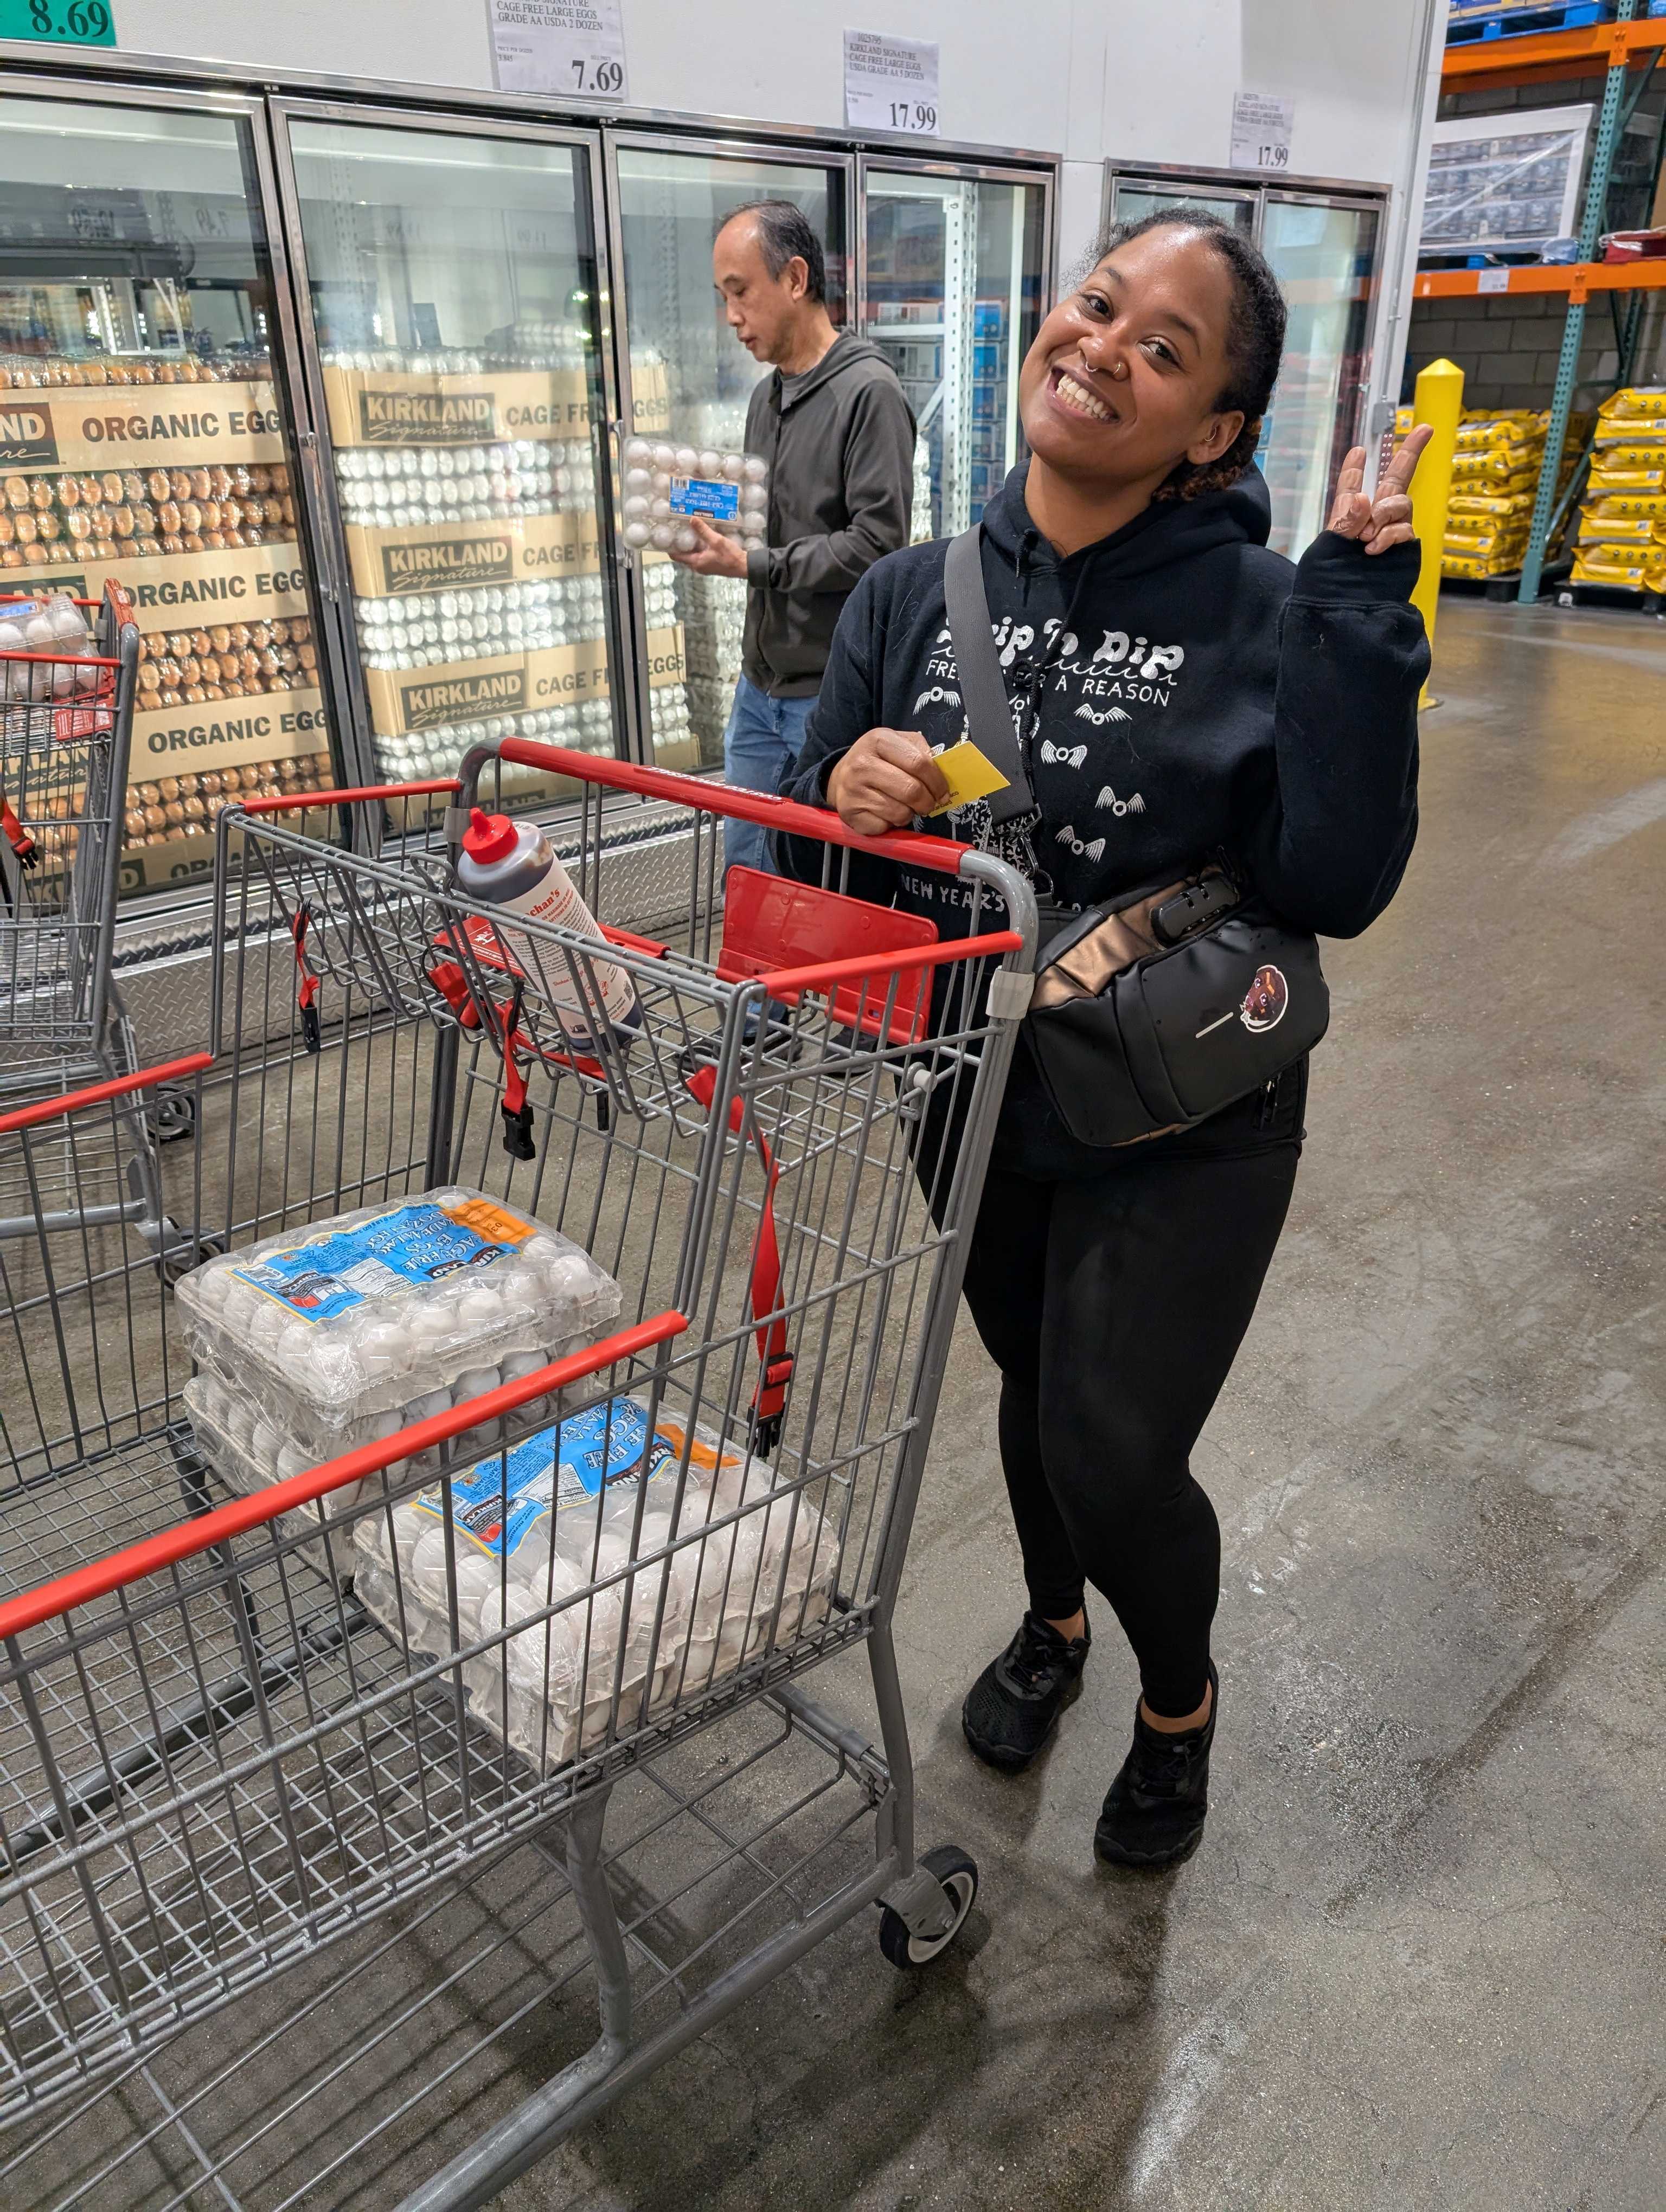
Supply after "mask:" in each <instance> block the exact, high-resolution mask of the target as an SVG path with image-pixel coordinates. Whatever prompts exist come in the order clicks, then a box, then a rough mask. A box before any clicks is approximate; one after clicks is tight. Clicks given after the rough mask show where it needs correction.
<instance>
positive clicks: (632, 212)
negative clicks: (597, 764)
mask: <svg viewBox="0 0 1666 2212" xmlns="http://www.w3.org/2000/svg"><path fill="white" fill-rule="evenodd" d="M850 166H851V165H850V162H849V161H848V158H846V159H842V160H841V159H830V160H828V161H786V160H781V159H779V158H771V157H769V155H763V154H761V153H759V152H757V151H756V150H752V149H748V150H741V149H733V150H727V151H726V150H723V149H718V148H712V147H707V146H702V147H699V148H694V147H678V146H675V145H671V144H667V143H666V142H665V141H664V140H663V139H660V140H658V141H654V140H648V139H635V138H629V139H621V140H619V141H618V142H617V145H616V146H615V148H614V150H613V178H614V187H615V192H616V204H617V210H618V236H619V242H620V248H621V258H622V269H623V280H624V298H625V321H626V325H627V328H628V330H629V382H630V392H631V422H632V427H633V428H634V429H635V430H636V431H637V432H647V431H653V430H663V431H664V432H665V433H666V435H667V436H668V437H669V438H670V439H671V440H672V442H673V443H675V444H678V445H689V446H694V447H715V448H718V449H720V450H721V449H722V448H724V447H732V448H734V449H736V450H739V449H741V448H742V447H744V445H745V430H746V408H747V404H748V402H749V401H750V399H751V395H752V392H753V390H754V388H755V387H756V386H757V383H758V382H759V380H760V379H762V378H763V377H765V376H767V375H769V374H770V373H771V372H770V369H769V364H768V363H767V362H758V361H755V360H754V359H753V358H752V356H751V354H749V353H748V352H747V351H746V349H745V347H744V346H743V345H742V344H741V343H740V342H739V339H738V338H737V337H735V334H734V332H733V331H732V330H731V329H730V328H729V326H728V324H727V320H726V318H725V312H724V307H723V302H722V301H721V299H720V297H719V296H718V294H717V291H716V289H715V288H714V285H713V283H712V244H713V241H714V239H715V238H716V235H717V233H718V230H719V228H720V227H721V224H722V222H723V220H724V217H725V216H728V215H730V214H732V213H733V210H735V209H736V208H738V207H740V206H743V205H745V204H746V203H747V202H748V201H751V200H761V199H787V200H791V201H793V203H794V204H795V205H796V206H798V207H800V208H801V209H802V210H804V213H805V214H806V216H807V217H808V218H809V220H810V222H811V223H812V225H813V227H814V228H815V230H816V233H817V234H818V237H819V238H820V239H821V240H822V246H823V251H824V255H825V257H826V262H827V311H828V313H829V315H830V317H831V318H832V320H833V322H834V324H835V325H839V326H842V325H843V323H844V321H845V318H846V312H847V310H846V292H847V286H846V278H845V267H846V244H845V240H846V202H847V197H848V182H849V174H850ZM629 562H630V565H631V568H632V572H633V574H635V578H636V579H637V581H638V586H639V593H640V598H641V608H642V611H641V617H640V619H641V622H642V623H643V626H644V628H645V629H647V631H648V635H649V644H648V675H649V678H650V684H649V687H648V700H649V717H650V728H651V734H652V739H653V748H654V759H655V761H656V762H657V763H659V765H660V766H661V767H662V768H679V769H693V768H718V767H721V765H722V760H723V732H724V728H725V726H726V725H727V721H728V719H729V708H730V705H731V702H733V697H734V687H735V679H736V678H737V677H738V676H739V673H740V647H741V632H742V629H743V628H744V625H745V618H746V590H747V586H746V585H745V583H744V582H743V581H742V580H740V579H739V578H738V577H730V576H700V575H696V574H694V573H693V572H692V571H691V570H690V569H687V568H679V567H678V565H677V563H676V562H672V561H671V560H668V559H667V557H666V556H665V555H664V554H663V553H658V552H654V551H653V550H647V551H644V552H641V553H633V554H631V555H630V556H629ZM667 620H670V621H672V622H673V623H675V624H676V625H677V627H678V631H679V634H680V637H681V640H682V641H683V651H684V653H685V655H686V665H685V667H683V668H680V669H679V668H677V667H675V666H672V665H669V664H665V665H662V656H660V655H659V654H656V653H655V651H654V646H653V642H652V640H653V634H654V629H655V627H656V624H657V625H660V626H663V625H664V624H665V623H666V621H667Z"/></svg>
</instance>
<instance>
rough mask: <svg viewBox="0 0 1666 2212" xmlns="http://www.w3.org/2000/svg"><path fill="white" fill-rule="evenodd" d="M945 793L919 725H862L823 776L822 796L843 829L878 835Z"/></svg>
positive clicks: (897, 826) (903, 822) (938, 802)
mask: <svg viewBox="0 0 1666 2212" xmlns="http://www.w3.org/2000/svg"><path fill="white" fill-rule="evenodd" d="M948 795H949V787H948V785H947V784H946V783H945V782H944V781H943V772H942V770H941V769H939V767H938V765H937V763H936V761H935V760H933V757H932V749H931V747H930V746H929V745H928V744H927V743H926V740H925V739H924V738H922V737H921V734H920V732H919V731H918V730H865V731H864V732H862V734H861V736H860V738H857V740H856V742H855V744H854V745H852V747H851V748H850V750H849V751H848V753H847V754H846V755H845V757H844V758H843V759H842V761H841V762H840V763H838V765H837V766H836V768H835V769H834V770H833V772H832V774H831V775H830V776H829V777H828V779H827V797H828V802H829V804H830V805H831V806H832V807H833V809H834V811H835V812H836V814H837V815H838V817H839V819H840V821H841V822H842V823H844V825H845V828H846V829H854V830H856V831H857V832H859V834H860V836H864V837H882V836H884V835H885V831H886V830H887V829H907V828H908V826H909V823H910V822H912V821H913V819H914V817H915V815H916V814H929V813H930V812H931V811H932V809H933V807H934V806H938V805H941V804H942V802H943V800H944V799H946V798H947V797H948Z"/></svg>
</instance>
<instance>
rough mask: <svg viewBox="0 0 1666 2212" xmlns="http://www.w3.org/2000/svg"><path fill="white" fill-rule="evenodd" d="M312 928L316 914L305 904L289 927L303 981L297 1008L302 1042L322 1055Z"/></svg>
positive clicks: (297, 969)
mask: <svg viewBox="0 0 1666 2212" xmlns="http://www.w3.org/2000/svg"><path fill="white" fill-rule="evenodd" d="M312 925H313V910H312V908H310V907H309V906H307V904H306V903H305V902H302V904H301V906H300V907H299V908H297V909H296V913H295V920H294V921H293V922H291V923H290V925H289V930H290V934H291V935H292V936H293V937H294V939H295V969H296V971H297V973H298V974H299V975H300V977H301V981H300V983H299V984H298V985H297V986H296V989H295V1005H296V1006H297V1007H298V1008H299V1009H300V1012H301V1042H302V1043H303V1044H304V1045H305V1046H306V1048H307V1051H308V1052H320V1051H322V1050H323V1048H324V1034H323V1030H322V1028H321V1025H320V1024H319V1011H318V977H317V975H315V974H314V973H313V967H312V964H311V963H310V962H309V961H308V959H307V931H308V930H309V929H310V928H311V927H312Z"/></svg>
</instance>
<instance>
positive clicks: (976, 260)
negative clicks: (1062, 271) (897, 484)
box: [861, 167, 1046, 542]
mask: <svg viewBox="0 0 1666 2212" xmlns="http://www.w3.org/2000/svg"><path fill="white" fill-rule="evenodd" d="M862 190H863V210H864V212H863V234H864V239H865V242H866V260H865V265H864V274H863V289H862V316H861V328H862V335H863V337H867V338H872V339H873V341H874V343H876V344H878V345H879V346H880V347H882V348H883V349H884V350H885V353H886V354H887V355H888V356H890V359H891V364H892V366H893V367H894V368H895V369H896V371H897V375H898V377H899V378H900V379H901V380H902V386H903V392H904V393H905V394H906V395H907V398H908V401H909V405H910V406H911V407H912V408H913V410H914V414H915V422H916V423H917V424H918V426H919V433H920V435H919V443H918V446H917V447H916V450H915V497H914V531H913V535H914V537H915V540H916V542H917V541H918V540H920V539H921V538H940V537H943V536H945V535H948V534H951V533H952V532H956V531H960V530H964V529H966V528H967V527H968V526H969V525H970V524H971V523H973V522H976V520H977V519H978V517H979V516H980V515H981V514H982V512H983V509H984V507H985V505H986V504H987V503H988V501H989V500H990V499H991V498H992V497H993V496H994V494H995V493H996V492H997V491H998V490H999V489H1000V486H1001V484H1002V483H1003V482H1004V480H1005V478H1006V472H1007V471H1008V470H1009V469H1010V468H1012V466H1013V465H1014V463H1015V462H1016V461H1017V460H1018V454H1019V451H1020V447H1021V435H1022V434H1021V433H1020V430H1019V428H1018V366H1019V364H1020V362H1022V361H1023V359H1024V356H1025V349H1026V348H1027V347H1028V345H1029V343H1030V341H1031V338H1032V337H1034V336H1035V334H1036V331H1037V328H1038V327H1039V325H1040V319H1041V307H1042V291H1043V239H1044V233H1045V217H1046V195H1045V191H1044V190H1043V186H1042V185H1041V184H1040V183H1038V182H1037V183H1035V184H1022V183H1009V182H1005V181H1001V180H999V179H991V178H988V177H979V176H974V175H966V176H945V175H943V174H941V173H931V172H927V171H924V170H918V171H916V170H903V169H882V168H879V167H865V168H864V171H863V177H862Z"/></svg>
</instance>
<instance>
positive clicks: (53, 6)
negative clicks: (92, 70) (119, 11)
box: [0, 0, 116, 46]
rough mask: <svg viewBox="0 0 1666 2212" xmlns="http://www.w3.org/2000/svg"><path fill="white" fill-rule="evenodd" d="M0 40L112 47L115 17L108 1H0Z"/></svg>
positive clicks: (114, 39) (113, 43) (114, 40)
mask: <svg viewBox="0 0 1666 2212" xmlns="http://www.w3.org/2000/svg"><path fill="white" fill-rule="evenodd" d="M0 39H36V40H50V41H51V42H52V44H54V45H56V46H114V45H115V43H116V20H115V16H114V15H113V13H112V9H111V7H110V0H0Z"/></svg>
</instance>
